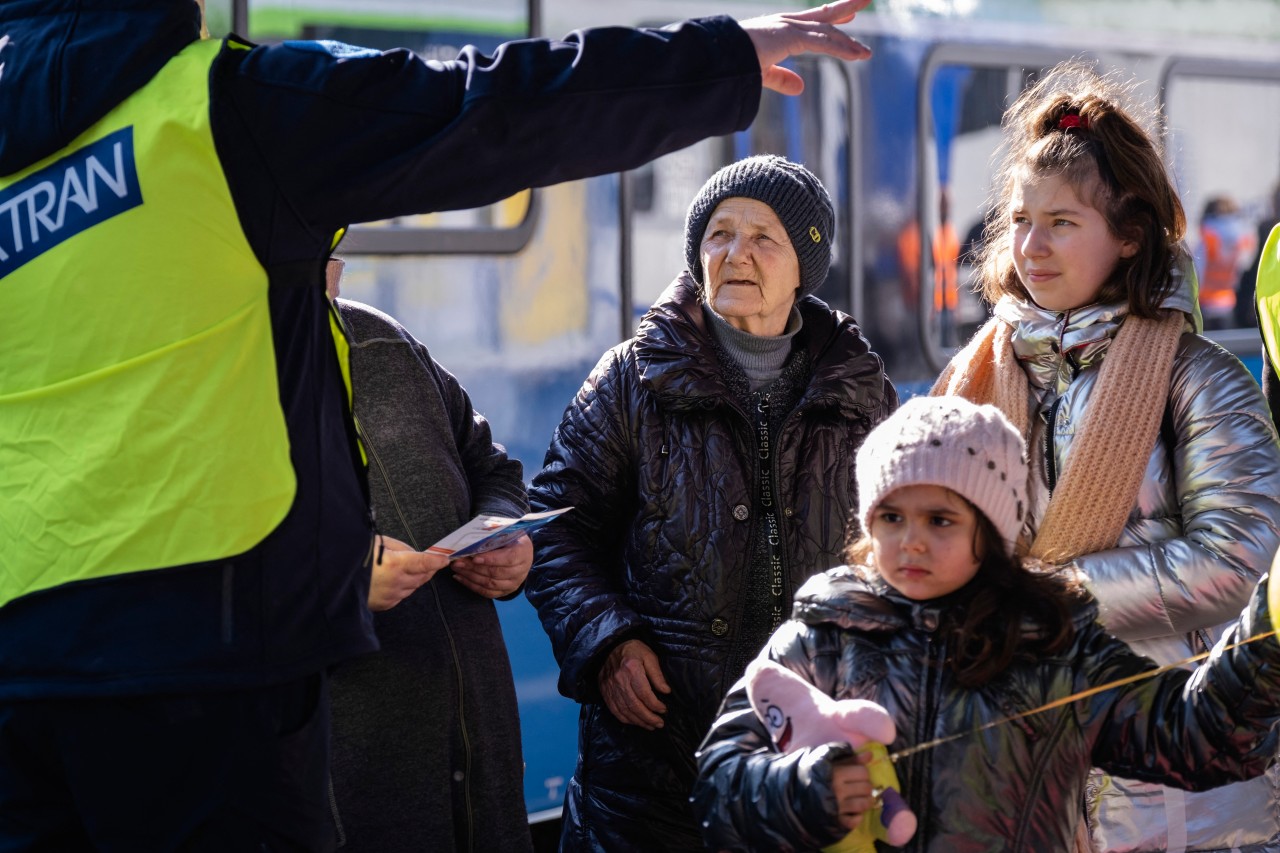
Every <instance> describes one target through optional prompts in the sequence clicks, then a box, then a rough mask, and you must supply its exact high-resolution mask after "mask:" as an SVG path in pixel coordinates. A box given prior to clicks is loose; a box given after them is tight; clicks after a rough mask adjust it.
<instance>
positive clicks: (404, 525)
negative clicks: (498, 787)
mask: <svg viewBox="0 0 1280 853" xmlns="http://www.w3.org/2000/svg"><path fill="white" fill-rule="evenodd" d="M361 439H362V440H363V441H364V446H365V450H366V451H367V452H368V454H369V459H370V460H371V461H372V463H373V465H374V466H375V467H376V468H377V469H378V476H379V477H381V478H382V482H383V483H384V484H386V487H387V495H388V497H390V498H391V506H392V507H393V508H394V509H395V513H396V517H397V518H398V519H399V520H400V528H401V529H402V530H403V531H404V533H405V536H406V537H408V539H409V545H411V546H412V547H413V549H414V550H415V551H416V550H420V548H419V546H418V540H417V537H415V536H414V535H413V529H412V528H411V527H410V526H409V519H408V518H407V517H406V516H405V513H404V509H403V508H402V507H401V506H400V498H399V496H398V495H397V494H396V490H395V486H393V485H392V484H391V478H390V477H389V476H387V469H386V467H385V466H384V465H383V464H382V457H381V456H379V455H378V451H377V448H375V447H374V446H373V442H371V441H370V440H369V436H368V434H366V433H364V432H363V431H361ZM431 594H432V596H433V600H434V601H435V605H436V612H437V613H438V615H439V617H440V625H441V626H442V627H443V628H444V633H445V637H446V638H447V639H448V641H449V655H450V658H451V659H452V660H453V671H454V674H455V675H456V676H457V683H458V727H459V729H460V730H461V734H462V755H463V771H462V772H463V774H464V776H463V779H462V781H463V785H462V797H463V804H464V808H465V811H466V815H467V838H466V849H467V850H474V849H475V815H474V813H473V812H474V809H473V807H472V804H471V765H472V754H471V753H472V749H471V735H470V731H469V729H468V726H467V713H466V710H467V709H466V703H465V700H464V699H463V687H464V682H463V677H462V660H461V658H460V656H459V654H458V643H457V640H456V639H454V636H453V631H452V630H450V628H449V621H448V620H447V619H446V618H445V612H444V606H443V605H442V604H441V602H440V594H439V593H438V592H437V591H436V588H435V587H432V588H431ZM330 787H331V788H332V782H331V783H330ZM332 808H333V812H334V819H335V821H336V822H337V823H338V826H339V827H340V828H341V825H342V824H341V818H340V816H339V813H338V806H337V803H336V802H335V803H333V804H332Z"/></svg>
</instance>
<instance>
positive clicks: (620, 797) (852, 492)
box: [526, 274, 897, 850]
mask: <svg viewBox="0 0 1280 853" xmlns="http://www.w3.org/2000/svg"><path fill="white" fill-rule="evenodd" d="M798 307H799V310H800V313H801V316H802V319H803V328H802V329H801V331H800V332H799V334H798V335H797V342H796V343H795V344H794V345H795V346H801V347H806V348H807V350H808V353H809V356H810V360H811V363H812V364H813V373H812V376H811V377H810V379H809V382H808V386H807V388H806V389H805V391H804V392H803V394H802V395H801V398H800V402H799V403H798V404H797V405H796V406H795V408H794V409H793V410H792V412H791V414H790V415H788V416H787V418H786V420H785V421H784V423H783V426H782V428H781V432H780V435H779V437H778V440H777V448H776V450H777V452H776V453H774V454H773V459H774V460H775V468H774V471H773V477H774V483H775V488H776V495H777V498H778V500H779V502H780V505H781V509H782V512H781V514H780V515H781V523H782V528H781V536H782V539H783V551H784V555H785V560H786V570H787V571H786V577H785V582H786V583H787V584H788V590H787V596H788V600H789V598H790V595H791V591H792V590H794V589H796V588H798V587H799V586H800V584H801V583H802V582H803V581H804V580H805V579H806V578H808V577H809V576H810V575H812V574H814V573H816V572H820V571H822V570H824V569H827V568H830V567H831V566H833V565H837V564H839V563H840V562H841V552H842V550H843V548H844V545H845V543H846V529H847V526H848V524H849V522H850V518H851V516H852V514H853V510H854V508H855V506H856V501H857V495H856V489H855V485H854V457H855V454H856V452H857V449H858V447H859V446H860V445H861V443H862V440H863V438H864V437H865V436H866V434H867V433H868V432H869V431H870V430H871V428H872V427H873V426H875V425H876V424H877V423H879V422H880V421H881V420H883V419H884V418H885V417H886V416H887V415H888V414H889V413H890V412H891V411H892V410H893V409H894V408H895V407H896V405H897V394H896V393H895V391H894V389H893V386H892V385H891V384H890V382H889V380H888V378H887V377H886V376H885V375H884V367H883V364H882V362H881V360H880V358H879V357H878V356H876V355H875V354H874V353H872V352H871V350H870V348H869V346H868V344H867V341H866V340H865V339H864V338H863V337H862V335H861V333H860V332H859V330H858V327H857V325H856V324H855V323H854V321H853V320H852V319H850V318H849V317H848V316H846V315H844V314H842V313H840V312H836V311H832V310H831V309H829V308H828V307H827V306H826V305H825V304H823V303H822V302H820V301H818V300H816V299H813V298H812V297H810V298H806V299H804V300H802V301H801V302H800V303H799V305H798ZM756 456H757V450H756V436H755V434H754V428H753V425H752V421H751V419H750V418H748V416H747V413H746V412H744V411H743V409H742V406H741V404H740V403H739V402H737V399H736V398H735V397H734V396H733V395H732V394H731V393H730V391H729V389H728V387H727V386H726V384H725V378H724V371H723V370H722V367H721V364H720V361H719V357H718V355H717V353H716V350H715V348H714V346H713V342H712V335H711V332H710V331H709V330H708V329H707V328H705V326H704V318H703V315H702V310H701V307H700V303H699V301H698V295H697V284H696V283H695V282H694V281H693V280H692V279H691V278H690V277H689V276H688V275H687V274H685V275H682V276H681V277H680V278H678V279H677V280H676V281H675V282H674V283H673V284H672V285H671V286H670V287H669V288H668V289H667V291H666V292H665V293H664V294H663V295H662V296H661V297H659V300H658V302H657V303H656V304H655V306H654V307H653V308H652V309H651V310H650V311H649V313H648V314H647V315H646V316H645V318H644V319H643V321H642V323H641V326H640V329H639V331H638V333H637V335H636V336H635V337H634V338H632V339H630V340H628V341H626V342H624V343H622V344H619V345H618V346H616V347H614V348H613V349H611V350H609V351H608V352H607V353H606V354H605V355H604V357H603V358H602V359H601V361H600V363H599V364H598V365H597V367H596V368H595V370H593V371H592V373H591V375H590V376H589V377H588V378H587V380H586V383H585V384H584V385H583V388H582V390H581V391H580V392H579V393H578V395H577V397H576V398H575V400H574V401H573V402H572V403H571V404H570V405H569V407H568V409H567V411H566V413H565V416H564V420H563V421H562V422H561V424H560V426H559V427H558V428H557V430H556V433H555V435H554V437H553V439H552V442H551V446H550V448H549V449H548V451H547V456H546V462H545V467H544V468H543V470H542V472H541V473H539V474H538V475H537V477H536V478H535V479H534V481H533V485H532V488H531V491H530V503H531V505H532V507H533V508H534V509H535V510H545V509H550V508H553V507H561V506H574V507H576V508H575V509H574V511H573V512H571V513H569V514H567V515H565V516H564V517H563V518H561V519H558V520H557V521H556V522H555V523H554V524H550V525H547V526H546V527H543V528H541V529H540V530H539V531H538V532H537V533H536V534H535V546H536V557H535V561H534V565H533V570H532V571H531V572H530V574H529V580H528V582H527V585H526V592H527V594H528V597H529V599H530V601H532V602H533V604H534V606H535V607H536V608H537V609H538V613H539V616H540V617H541V619H542V624H543V626H544V627H545V628H546V630H547V633H548V634H549V635H550V637H551V643H552V647H553V649H554V651H555V654H556V659H557V660H558V661H559V663H560V667H561V674H560V692H561V693H563V694H564V695H566V696H568V697H570V698H572V699H575V700H577V701H578V702H581V703H583V705H584V706H585V707H584V709H583V715H582V726H581V729H580V738H581V742H580V746H581V753H582V755H581V756H580V760H579V767H578V772H577V773H576V774H575V778H574V780H573V782H572V783H571V784H570V787H569V793H568V797H567V800H566V808H567V814H566V820H567V822H568V823H569V824H570V825H571V826H576V827H578V828H580V829H581V830H582V833H581V835H580V837H579V847H582V848H586V849H591V848H608V849H624V850H633V849H634V850H639V849H665V850H671V849H683V848H684V847H686V846H687V844H686V842H684V841H682V840H681V839H682V838H684V836H685V835H686V834H688V835H691V836H692V837H693V838H694V839H695V840H696V838H697V830H696V827H695V826H694V824H693V823H692V816H691V814H690V813H689V811H688V804H687V796H688V792H689V790H690V788H691V786H692V784H693V779H694V774H695V766H694V757H693V755H694V750H695V749H696V748H697V745H698V743H699V742H700V741H701V739H702V737H703V736H704V735H705V734H706V732H707V729H708V728H709V727H710V725H711V723H712V721H713V720H714V719H715V713H716V709H717V707H718V706H719V703H720V700H721V698H723V696H724V694H725V691H726V690H727V689H728V687H729V685H730V684H731V683H732V682H733V681H734V680H735V679H736V678H737V676H738V674H739V673H729V672H728V671H727V669H728V660H729V658H730V655H731V652H732V649H733V644H734V640H735V636H736V634H737V632H738V631H739V630H741V628H742V626H741V624H740V616H741V615H742V613H743V610H744V606H745V597H746V596H745V595H744V585H745V584H744V582H745V579H746V574H747V566H748V563H749V562H750V560H751V556H752V551H751V549H752V543H751V541H750V536H749V535H748V532H749V530H750V528H751V519H750V512H751V509H750V508H752V507H753V506H754V501H753V496H754V495H755V493H756V492H755V490H756V488H757V483H756V477H757V476H758V472H757V469H758V467H759V466H758V464H757V461H756ZM633 637H635V638H640V639H643V640H644V641H645V642H646V643H648V644H649V645H650V647H652V648H653V650H654V651H655V652H656V653H657V655H658V657H659V659H660V661H661V664H662V668H663V673H664V675H665V677H666V679H667V680H668V682H669V683H670V685H671V688H672V693H671V695H670V696H664V697H663V699H664V701H666V703H667V706H668V712H667V714H666V724H665V727H664V728H663V729H661V730H659V731H656V732H645V731H643V730H641V729H639V728H637V727H635V726H626V725H622V724H621V723H619V722H617V720H615V719H614V718H613V717H612V715H611V714H610V713H609V711H608V710H607V708H606V707H605V706H604V704H603V702H602V700H601V698H600V695H599V691H598V688H597V685H596V676H597V672H598V670H599V667H600V665H601V663H602V662H603V660H604V658H605V657H606V656H607V654H608V653H609V651H610V650H611V649H613V647H614V646H616V645H617V644H618V643H620V642H622V641H623V640H625V639H630V638H633ZM608 804H612V806H616V808H617V809H620V810H622V811H624V812H625V813H627V814H629V815H631V816H636V815H652V816H657V815H659V814H663V810H664V809H665V808H668V807H669V808H670V809H671V811H672V812H673V813H672V814H670V815H669V817H670V818H671V819H672V821H673V822H675V823H676V824H678V825H679V829H676V828H674V827H673V828H672V832H669V833H664V828H663V826H662V823H663V820H662V819H657V820H654V821H649V822H648V824H649V826H647V827H645V828H644V829H645V830H646V831H647V830H649V829H651V830H652V834H649V835H647V836H645V837H643V838H638V837H636V836H635V834H634V833H635V832H636V828H635V827H626V826H624V821H623V820H622V819H621V818H620V817H619V816H618V815H617V814H615V813H614V811H615V810H614V808H613V807H612V806H611V805H608ZM606 812H608V814H606ZM667 816H668V815H665V814H663V817H667ZM686 824H687V829H686V828H685V827H686ZM650 844H658V845H661V846H660V847H649V846H647V845H650Z"/></svg>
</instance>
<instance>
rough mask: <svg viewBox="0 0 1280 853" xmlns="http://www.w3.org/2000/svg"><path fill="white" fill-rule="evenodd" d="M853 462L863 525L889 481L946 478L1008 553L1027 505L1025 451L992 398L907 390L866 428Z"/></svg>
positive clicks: (940, 481)
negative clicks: (979, 401)
mask: <svg viewBox="0 0 1280 853" xmlns="http://www.w3.org/2000/svg"><path fill="white" fill-rule="evenodd" d="M857 470H858V507H859V512H858V517H859V520H861V522H862V529H863V531H864V532H869V531H870V530H871V516H872V514H873V513H874V512H875V509H876V507H877V506H879V505H880V502H881V501H883V500H884V499H885V498H886V497H887V496H888V495H889V493H890V492H892V491H893V490H894V489H897V488H901V487H902V486H915V485H931V486H945V487H946V488H948V489H950V490H951V491H953V492H955V493H956V494H958V495H960V497H962V498H964V499H965V500H967V501H969V503H971V504H973V505H974V506H976V507H977V508H978V509H979V510H981V511H982V514H983V515H985V516H986V517H987V518H988V519H990V521H991V523H992V524H993V525H994V526H995V528H996V530H997V531H998V532H999V534H1000V536H1001V538H1002V539H1004V546H1005V550H1006V552H1007V553H1008V554H1010V555H1012V554H1013V552H1014V547H1015V545H1016V544H1017V541H1018V534H1019V532H1021V530H1022V520H1023V518H1025V517H1026V511H1027V456H1026V453H1025V451H1024V448H1023V445H1022V435H1021V434H1020V433H1019V432H1018V430H1017V428H1016V427H1015V426H1013V424H1011V423H1009V421H1008V419H1007V418H1005V416H1004V414H1003V413H1002V412H1001V411H1000V410H999V409H997V408H996V407H995V406H988V405H976V404H974V403H971V402H969V401H968V400H966V399H964V398H963V397H912V398H911V399H910V400H908V401H907V402H905V403H903V404H902V406H901V408H899V409H898V411H896V412H894V413H893V414H892V415H890V416H889V417H888V418H886V419H885V420H884V421H882V422H881V423H880V425H879V426H877V427H876V428H875V429H874V430H872V431H871V434H870V435H868V436H867V438H866V440H865V441H864V442H863V443H862V447H860V448H859V449H858V460H857Z"/></svg>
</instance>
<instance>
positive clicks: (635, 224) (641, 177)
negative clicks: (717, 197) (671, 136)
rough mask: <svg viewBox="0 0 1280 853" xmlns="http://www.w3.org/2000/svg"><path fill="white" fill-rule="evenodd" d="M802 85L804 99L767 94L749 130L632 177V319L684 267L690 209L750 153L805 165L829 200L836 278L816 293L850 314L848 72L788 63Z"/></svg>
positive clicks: (811, 62) (820, 61) (808, 60)
mask: <svg viewBox="0 0 1280 853" xmlns="http://www.w3.org/2000/svg"><path fill="white" fill-rule="evenodd" d="M791 64H792V67H794V68H795V69H796V71H798V72H799V73H800V74H801V75H802V76H803V77H804V79H805V90H804V93H803V94H802V95H800V96H799V97H786V96H783V95H779V94H777V93H775V92H771V91H766V92H764V93H763V95H762V97H761V102H760V110H759V112H758V114H757V116H756V119H755V121H754V122H753V123H752V125H751V127H750V128H749V129H748V130H745V131H743V132H741V133H737V134H734V135H733V136H730V137H725V138H721V139H713V140H707V141H705V142H702V143H699V144H697V145H694V146H692V147H689V148H686V149H683V150H681V151H676V152H674V153H672V154H669V155H667V156H666V157H662V158H660V159H658V160H656V161H654V162H653V163H651V164H649V165H648V166H645V167H642V168H641V169H637V170H636V171H635V172H633V173H632V175H631V176H630V186H631V188H632V191H631V205H630V210H629V211H628V213H629V216H628V218H629V220H630V228H629V235H630V239H631V242H632V249H631V253H630V254H631V258H632V261H631V281H632V286H631V314H632V320H633V321H634V320H636V319H638V318H639V317H640V316H642V315H643V314H644V312H645V311H646V310H647V309H648V308H649V306H650V305H651V304H652V303H653V302H654V301H655V300H656V298H657V297H658V295H659V294H660V293H661V292H662V291H663V289H665V288H666V286H667V285H668V284H669V283H670V282H671V280H672V279H673V278H674V277H675V275H676V274H677V273H678V272H679V271H680V270H682V269H683V268H684V256H683V253H684V219H685V213H686V211H687V210H688V208H689V203H690V202H691V201H693V197H694V196H695V195H696V194H697V192H698V190H699V189H700V188H701V187H702V185H703V183H705V182H706V180H707V178H709V177H711V174H712V173H713V172H714V171H715V170H716V169H718V168H720V167H721V166H723V165H725V164H727V163H729V162H732V161H734V160H738V159H741V158H743V157H747V156H750V155H752V154H777V155H780V156H783V157H787V158H788V159H791V160H795V161H796V162H800V163H804V164H805V165H806V166H807V167H809V169H811V170H812V171H813V172H814V174H816V175H817V176H818V177H819V178H820V179H821V180H822V182H823V184H824V185H825V186H826V188H827V191H828V192H829V193H830V194H831V198H832V202H833V204H834V205H835V209H836V229H837V235H836V239H835V244H834V251H833V261H832V269H831V274H830V275H829V276H828V277H827V281H826V282H825V284H824V285H823V286H822V288H820V289H819V291H818V296H819V298H821V299H823V300H825V301H826V302H828V303H829V304H831V305H832V306H834V307H837V308H840V309H843V310H846V311H848V310H850V309H851V307H852V302H853V299H854V294H855V292H856V291H857V287H856V282H855V277H856V266H855V265H854V264H852V263H851V258H852V257H853V255H854V247H853V245H852V239H853V237H852V235H853V230H852V227H851V224H852V208H853V201H852V199H853V192H854V186H853V183H854V181H853V175H854V170H853V168H852V165H851V164H852V157H853V153H854V152H853V151H852V144H851V141H850V126H851V118H850V117H851V113H852V111H853V104H852V98H853V95H852V91H853V89H852V86H851V84H850V80H849V76H848V75H849V73H850V71H849V66H848V65H847V64H843V63H839V62H836V61H834V60H830V59H827V58H819V57H801V58H799V59H797V60H792V61H791Z"/></svg>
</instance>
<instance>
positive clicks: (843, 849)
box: [747, 658, 916, 853]
mask: <svg viewBox="0 0 1280 853" xmlns="http://www.w3.org/2000/svg"><path fill="white" fill-rule="evenodd" d="M747 699H748V700H749V701H750V702H751V707H752V708H754V709H755V712H756V714H757V715H758V716H759V717H760V719H761V721H763V722H764V724H765V727H766V728H767V729H768V730H769V734H770V735H771V736H772V737H773V742H774V744H775V745H776V746H777V747H778V750H779V751H780V752H794V751H795V750H797V749H804V748H806V747H816V746H822V745H823V744H827V743H832V742H845V743H848V744H849V745H850V746H852V747H853V748H854V749H855V750H857V751H859V752H865V751H868V750H869V751H871V753H872V754H873V756H875V758H874V759H873V761H872V762H871V764H869V765H868V766H867V769H868V771H869V772H870V774H871V785H872V788H873V790H875V792H876V794H877V795H878V799H879V805H878V806H877V807H876V809H875V810H874V811H873V812H871V813H868V814H867V815H866V817H865V818H864V819H863V820H862V822H861V823H859V824H858V828H857V829H855V830H854V831H853V832H851V833H849V834H848V835H846V836H845V837H844V838H843V839H841V840H840V841H839V842H837V843H836V844H833V845H831V846H830V847H824V848H823V851H824V853H856V851H868V853H874V851H875V839H880V840H881V841H886V842H888V843H889V844H892V845H893V846H894V847H901V846H902V845H904V844H906V843H907V841H909V840H910V839H911V836H912V835H914V834H915V831H916V816H915V815H914V814H912V813H911V810H910V809H908V808H907V804H906V801H904V800H903V799H902V795H901V794H900V793H899V786H898V774H897V773H895V772H894V770H893V762H891V761H890V760H889V756H888V753H887V752H886V751H885V748H884V745H885V744H887V743H892V742H893V739H894V737H895V736H896V733H895V730H894V725H893V718H892V717H890V716H889V712H888V711H886V710H885V709H884V708H882V707H880V706H879V705H877V704H876V703H874V702H867V701H866V700H863V699H840V700H836V699H832V698H831V697H830V696H827V695H826V694H824V693H823V692H822V691H820V690H818V688H816V687H814V686H813V685H812V684H810V683H809V682H807V681H805V680H804V679H803V678H801V677H800V676H798V675H796V674H795V673H793V672H792V671H791V670H789V669H787V668H785V667H782V666H779V665H778V664H776V663H773V662H772V661H767V660H763V659H760V658H757V659H756V660H754V661H752V662H751V664H750V665H749V666H748V667H747Z"/></svg>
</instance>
